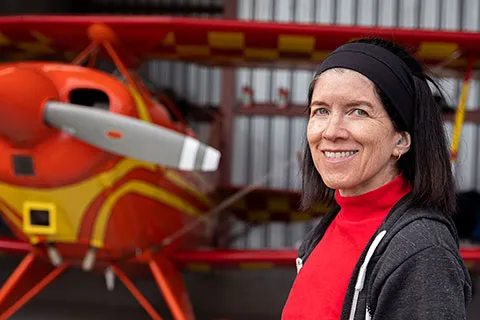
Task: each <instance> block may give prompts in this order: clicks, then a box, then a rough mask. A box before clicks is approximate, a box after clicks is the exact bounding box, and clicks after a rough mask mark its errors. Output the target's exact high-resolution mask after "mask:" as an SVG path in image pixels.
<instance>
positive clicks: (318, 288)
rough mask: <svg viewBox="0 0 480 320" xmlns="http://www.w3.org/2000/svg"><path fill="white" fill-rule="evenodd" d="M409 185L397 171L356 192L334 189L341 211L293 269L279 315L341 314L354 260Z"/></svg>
mask: <svg viewBox="0 0 480 320" xmlns="http://www.w3.org/2000/svg"><path fill="white" fill-rule="evenodd" d="M410 190H411V187H410V186H409V185H408V183H406V182H405V180H404V179H403V177H402V176H401V175H399V176H398V177H397V178H395V179H394V180H393V181H391V182H389V183H387V184H386V185H384V186H382V187H380V188H379V189H376V190H373V191H371V192H368V193H366V194H362V195H359V196H354V197H342V196H341V195H340V194H339V193H338V191H337V192H336V194H335V200H336V201H337V203H338V204H339V206H340V207H341V209H340V212H339V213H338V215H337V217H336V218H335V219H334V220H333V221H332V223H331V224H330V226H329V227H328V229H327V231H326V232H325V235H324V237H323V238H322V240H321V241H320V243H319V244H318V245H317V246H316V247H315V249H314V250H313V252H312V253H311V254H310V256H309V258H308V261H307V262H306V263H305V265H304V266H303V268H302V269H301V270H300V272H299V273H298V275H297V278H296V279H295V282H294V284H293V286H292V289H291V291H290V295H289V297H288V300H287V303H286V304H285V307H284V309H283V314H282V319H284V320H285V319H288V320H291V319H323V320H338V319H340V315H341V312H342V306H343V299H344V297H345V293H346V292H347V287H348V283H349V281H350V277H351V275H352V272H353V269H354V268H355V264H356V263H357V261H358V259H359V258H360V256H361V254H362V252H363V250H364V249H365V246H366V245H367V243H368V241H369V240H370V238H371V237H372V236H373V234H374V233H375V231H376V230H377V229H378V228H379V227H380V225H381V223H382V221H383V220H384V219H385V217H386V216H387V214H388V212H389V211H390V209H391V208H392V207H393V206H394V205H395V203H396V202H398V200H400V199H401V198H402V197H403V196H404V195H406V194H407V193H408V192H409V191H410Z"/></svg>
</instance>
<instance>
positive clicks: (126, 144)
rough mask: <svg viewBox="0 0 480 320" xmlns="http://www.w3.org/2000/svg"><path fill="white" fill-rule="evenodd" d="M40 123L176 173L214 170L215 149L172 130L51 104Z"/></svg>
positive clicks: (108, 113) (116, 115) (67, 104)
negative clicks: (177, 170) (171, 169)
mask: <svg viewBox="0 0 480 320" xmlns="http://www.w3.org/2000/svg"><path fill="white" fill-rule="evenodd" d="M44 121H45V122H46V123H47V124H48V125H50V126H52V127H55V128H57V129H60V130H63V131H65V132H67V133H69V134H70V135H72V136H74V137H76V138H78V139H79V140H82V141H84V142H86V143H88V144H91V145H93V146H96V147H98V148H101V149H103V150H106V151H109V152H112V153H115V154H119V155H122V156H124V157H129V158H133V159H138V160H141V161H147V162H151V163H156V164H159V165H162V166H166V167H172V168H177V169H180V170H188V171H191V170H201V171H215V170H217V169H218V164H219V161H220V152H219V151H218V150H216V149H214V148H212V147H210V146H208V145H205V144H203V143H201V142H200V141H198V140H196V139H194V138H191V137H188V136H185V135H183V134H180V133H177V132H175V131H173V130H170V129H166V128H164V127H161V126H158V125H155V124H151V123H147V122H144V121H141V120H138V119H135V118H131V117H127V116H124V115H120V114H115V113H111V112H108V111H106V110H101V109H94V108H91V107H85V106H79V105H75V104H69V103H62V102H53V101H52V102H48V103H46V105H45V110H44Z"/></svg>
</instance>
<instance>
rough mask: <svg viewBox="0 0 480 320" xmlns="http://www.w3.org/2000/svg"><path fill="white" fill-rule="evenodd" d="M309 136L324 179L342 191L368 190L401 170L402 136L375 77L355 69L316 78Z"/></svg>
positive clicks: (313, 155)
mask: <svg viewBox="0 0 480 320" xmlns="http://www.w3.org/2000/svg"><path fill="white" fill-rule="evenodd" d="M403 138H405V137H403ZM307 139H308V144H309V147H310V150H311V153H312V157H313V162H314V164H315V167H316V169H317V171H318V172H319V173H320V175H321V177H322V179H323V181H324V182H325V184H326V185H327V186H328V187H329V188H332V189H338V190H339V192H340V194H341V195H342V196H353V195H359V194H363V193H366V192H369V191H371V190H374V189H377V188H379V187H381V186H382V185H384V184H386V183H388V182H389V181H391V180H392V179H394V178H395V177H396V175H398V169H397V166H396V160H397V156H398V152H399V151H400V149H401V148H402V146H404V143H400V145H399V144H397V143H398V141H399V139H402V135H401V134H400V133H398V132H396V131H395V130H394V127H393V124H392V121H391V120H390V118H389V116H388V114H387V112H386V111H385V109H384V107H383V105H382V103H381V101H380V99H379V97H378V95H377V94H376V92H375V87H374V84H373V82H372V81H370V80H369V79H368V78H366V77H365V76H363V75H362V74H360V73H358V72H356V71H352V70H346V69H340V70H339V69H330V70H328V71H326V72H324V73H323V74H322V75H321V76H320V77H319V78H318V79H317V81H316V84H315V87H314V90H313V95H312V101H311V105H310V118H309V121H308V128H307ZM403 151H404V150H403ZM402 153H403V152H402Z"/></svg>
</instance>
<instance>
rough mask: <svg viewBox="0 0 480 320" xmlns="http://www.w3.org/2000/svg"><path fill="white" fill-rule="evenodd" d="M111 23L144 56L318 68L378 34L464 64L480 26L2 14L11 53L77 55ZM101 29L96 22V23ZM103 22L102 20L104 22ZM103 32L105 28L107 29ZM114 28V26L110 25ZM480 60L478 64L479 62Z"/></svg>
mask: <svg viewBox="0 0 480 320" xmlns="http://www.w3.org/2000/svg"><path fill="white" fill-rule="evenodd" d="M99 24H100V25H107V26H108V27H109V28H110V30H112V31H113V33H114V37H111V35H105V34H104V35H103V36H105V37H107V38H109V39H110V38H112V39H113V38H115V39H116V40H117V41H116V42H117V43H118V42H121V44H122V45H123V47H125V48H128V50H129V51H130V52H131V53H132V54H133V55H135V56H136V57H138V59H139V61H141V60H144V59H170V60H180V61H188V62H196V63H201V64H205V65H223V66H229V65H230V66H262V67H276V68H279V67H280V68H281V67H287V68H290V67H294V68H297V69H299V68H307V69H311V68H314V67H315V66H316V65H318V63H319V62H320V61H321V60H322V59H323V58H324V57H325V56H326V55H327V54H328V53H329V52H330V51H331V50H333V49H334V48H336V47H337V46H339V45H341V44H343V43H345V42H347V41H350V40H353V39H355V38H359V37H373V36H379V37H384V38H387V39H392V40H395V41H396V42H398V43H401V44H403V45H404V46H406V47H408V48H409V49H410V50H411V51H412V52H413V53H414V54H416V56H417V58H419V59H420V60H422V61H423V62H424V63H426V64H428V65H433V66H438V65H440V66H443V67H447V68H450V69H461V70H464V69H465V66H466V62H467V58H466V57H467V56H469V55H476V56H480V34H479V33H473V32H463V31H462V32H453V31H435V30H420V29H399V28H396V29H394V28H370V27H357V26H355V27H350V26H338V25H335V26H333V25H319V24H293V23H277V22H275V23H274V22H253V21H241V20H223V19H204V18H180V17H151V16H145V17H141V16H35V15H33V16H9V17H1V18H0V54H3V55H6V56H7V57H9V58H10V59H19V58H39V57H48V56H56V57H57V58H58V57H63V58H66V57H72V55H73V54H75V53H78V52H80V51H81V50H82V49H84V48H85V47H86V46H87V45H88V44H89V43H90V42H91V40H92V37H93V38H95V37H96V36H95V34H97V38H98V34H99V33H100V34H101V33H102V32H103V31H98V30H97V31H95V30H94V29H95V28H96V27H92V26H94V25H96V26H97V27H98V25H99ZM96 29H98V28H96ZM100 29H101V28H100ZM103 33H105V32H103ZM106 33H108V32H106ZM479 65H480V64H479V63H478V62H476V63H475V67H476V68H478V67H479Z"/></svg>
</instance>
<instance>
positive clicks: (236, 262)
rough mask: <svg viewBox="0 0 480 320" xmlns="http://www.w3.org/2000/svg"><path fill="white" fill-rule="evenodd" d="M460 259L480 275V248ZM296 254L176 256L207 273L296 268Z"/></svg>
mask: <svg viewBox="0 0 480 320" xmlns="http://www.w3.org/2000/svg"><path fill="white" fill-rule="evenodd" d="M460 255H461V256H462V258H463V261H464V262H465V264H466V266H467V267H468V269H469V270H471V271H472V272H475V273H477V274H478V273H479V272H480V246H478V245H477V246H472V247H461V248H460ZM297 257H298V253H297V250H294V249H284V250H281V249H279V250H268V249H259V250H257V249H255V250H230V249H227V250H218V249H212V250H200V251H199V250H197V251H180V252H177V253H175V254H174V255H173V257H172V258H173V261H174V263H175V264H176V265H177V266H178V267H180V268H182V269H184V270H189V271H195V272H208V271H212V270H216V269H243V270H250V269H271V268H285V267H287V268H295V263H296V261H295V260H296V258H297Z"/></svg>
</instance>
